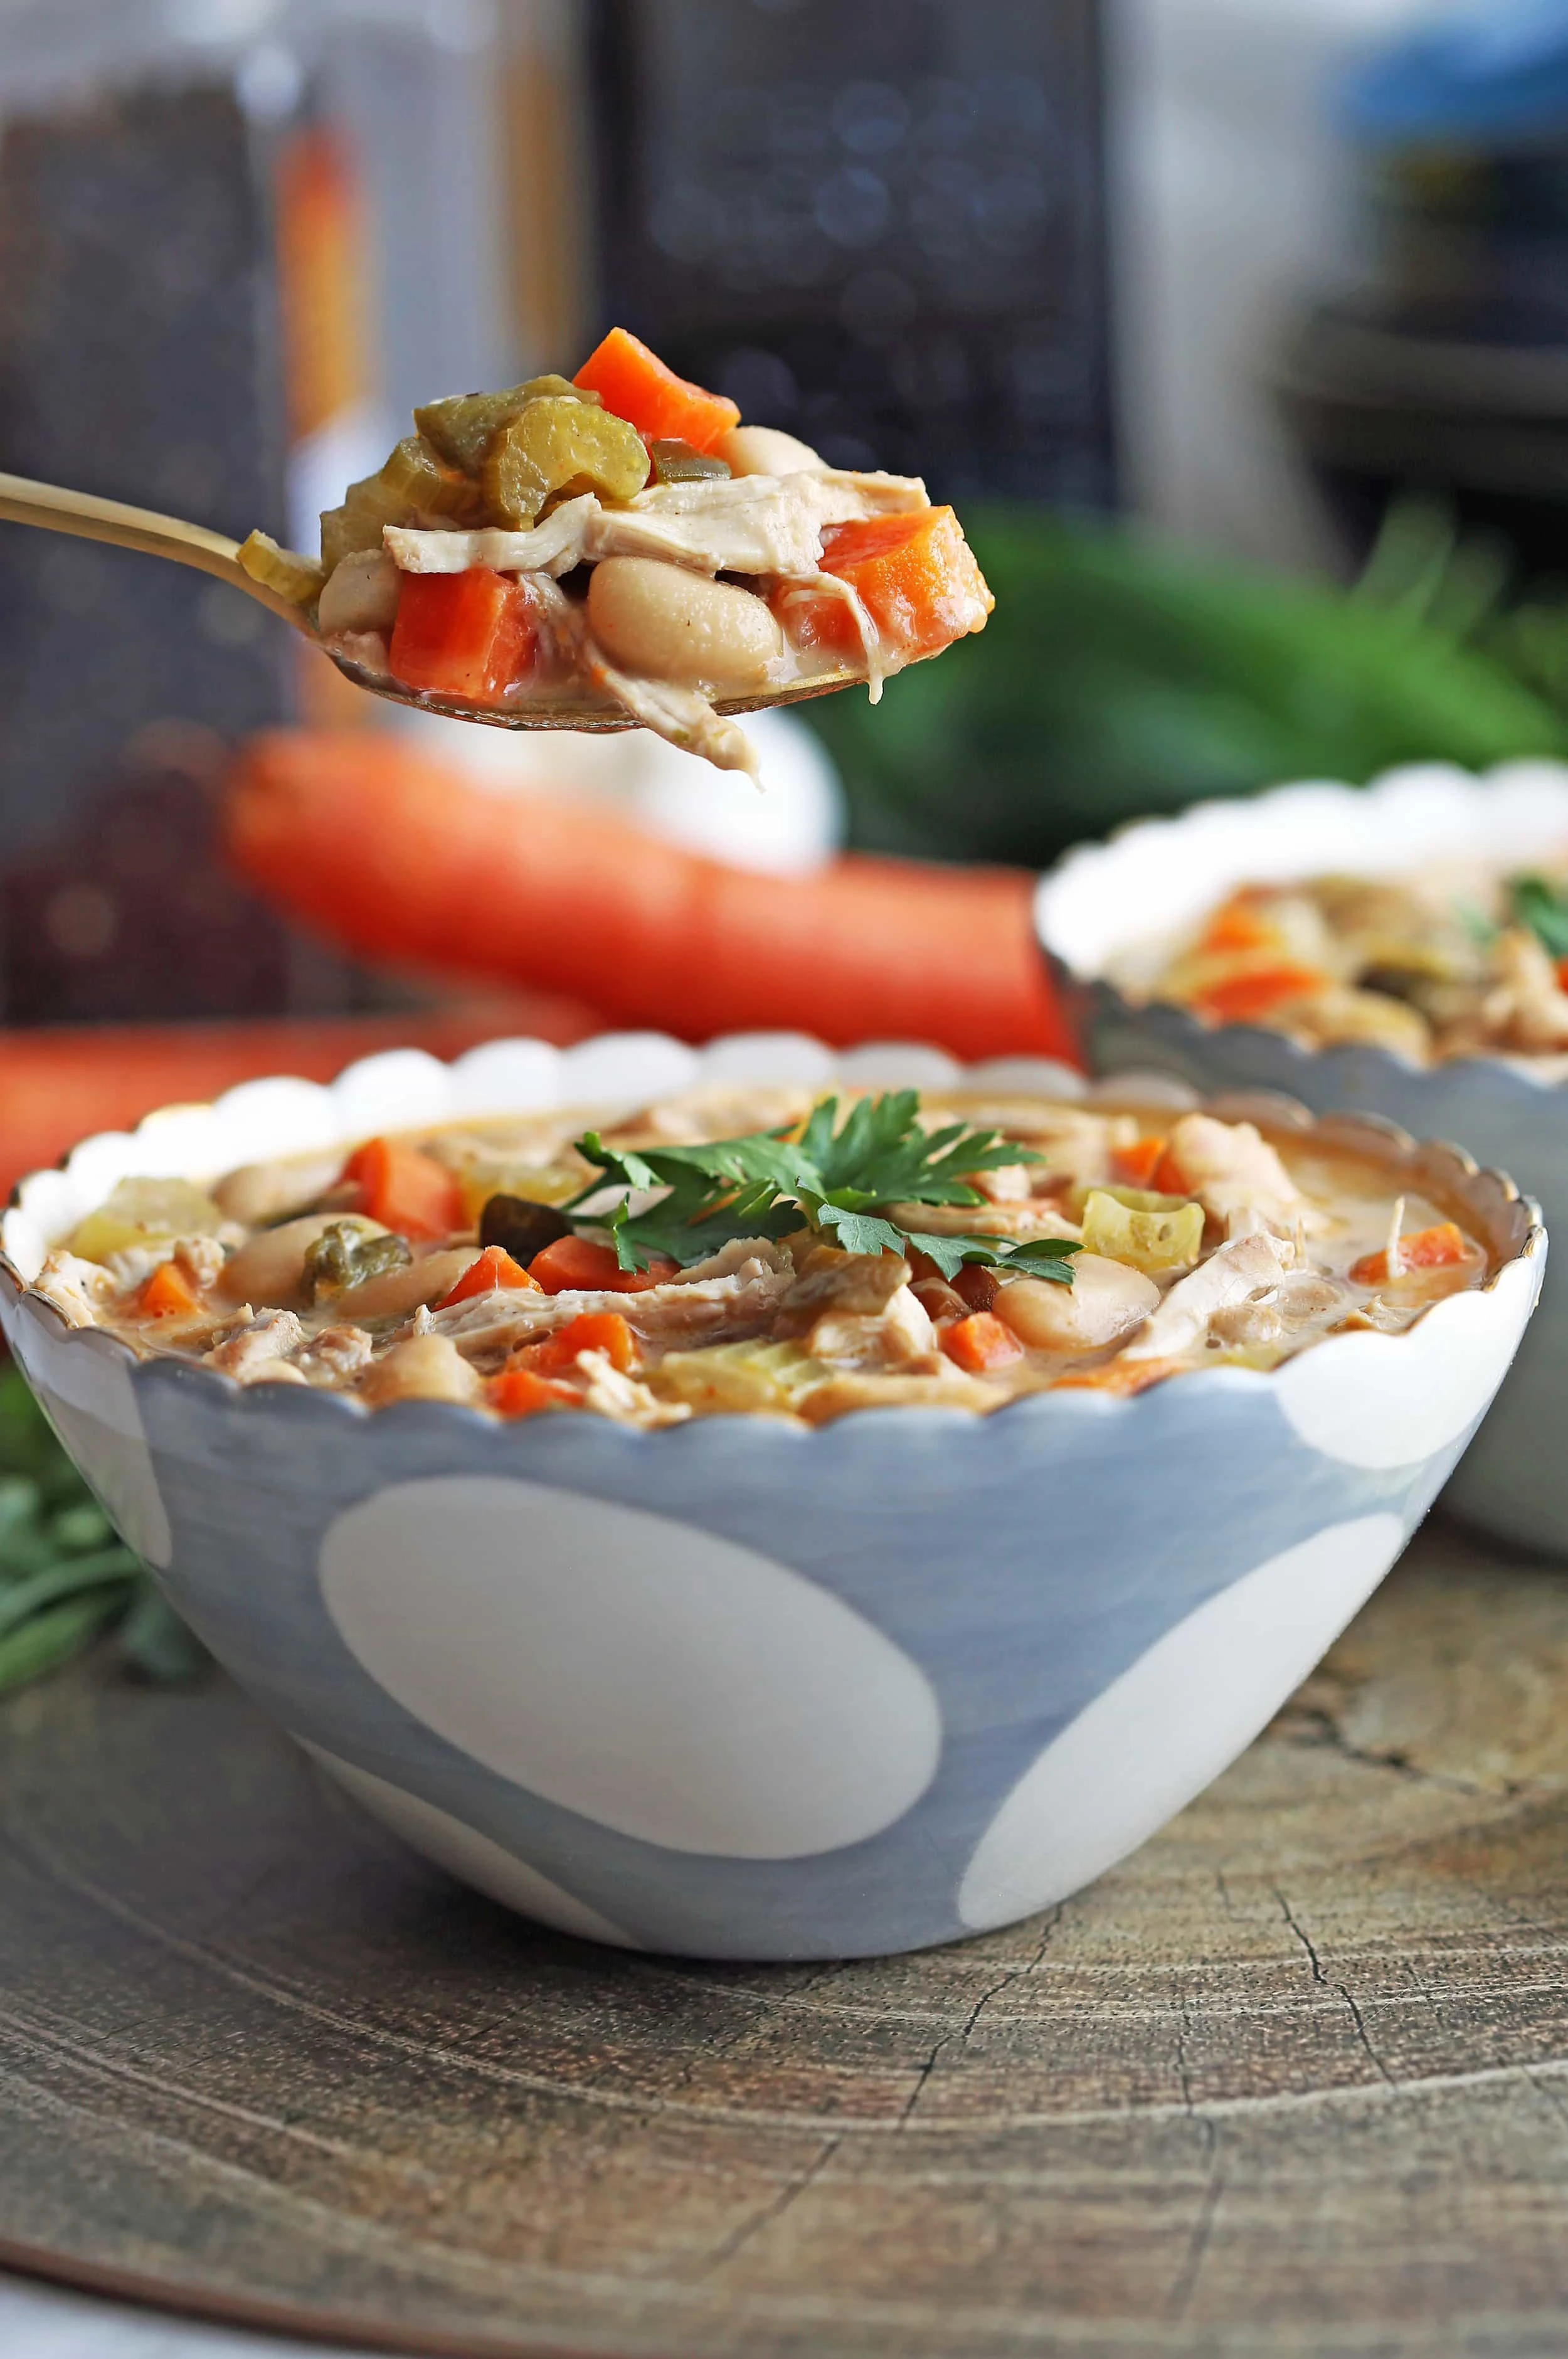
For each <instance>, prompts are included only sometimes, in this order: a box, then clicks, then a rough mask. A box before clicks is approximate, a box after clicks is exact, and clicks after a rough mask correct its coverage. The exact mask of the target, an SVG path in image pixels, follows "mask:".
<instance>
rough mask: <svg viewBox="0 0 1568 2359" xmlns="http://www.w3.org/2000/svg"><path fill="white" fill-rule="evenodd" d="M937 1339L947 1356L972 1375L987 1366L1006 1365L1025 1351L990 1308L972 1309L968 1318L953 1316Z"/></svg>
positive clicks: (981, 1372) (1019, 1357)
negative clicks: (949, 1325) (949, 1324)
mask: <svg viewBox="0 0 1568 2359" xmlns="http://www.w3.org/2000/svg"><path fill="white" fill-rule="evenodd" d="M938 1340H939V1342H940V1343H941V1344H942V1350H943V1351H944V1352H945V1353H947V1356H948V1358H949V1359H950V1360H954V1361H956V1362H957V1364H958V1365H959V1366H960V1367H961V1368H965V1369H967V1370H968V1372H969V1374H970V1375H972V1376H983V1375H985V1372H986V1370H987V1369H988V1368H1006V1367H1009V1366H1010V1365H1011V1364H1012V1363H1013V1361H1015V1360H1021V1359H1022V1357H1023V1353H1024V1347H1023V1345H1022V1344H1021V1343H1019V1342H1018V1337H1017V1336H1016V1335H1015V1334H1014V1333H1013V1331H1012V1329H1011V1328H1010V1327H1004V1326H1003V1324H1002V1322H1001V1321H1000V1320H999V1319H998V1318H997V1317H996V1315H995V1313H994V1312H992V1311H989V1310H972V1311H971V1312H970V1314H969V1316H968V1318H967V1319H955V1320H954V1321H953V1324H952V1326H951V1327H943V1328H942V1330H941V1331H940V1333H939V1337H938Z"/></svg>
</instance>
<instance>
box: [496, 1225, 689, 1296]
mask: <svg viewBox="0 0 1568 2359" xmlns="http://www.w3.org/2000/svg"><path fill="white" fill-rule="evenodd" d="M674 1266H675V1264H674V1263H673V1262H671V1261H657V1262H655V1263H654V1265H653V1266H652V1268H651V1269H623V1268H622V1267H621V1266H620V1263H619V1262H618V1261H617V1260H616V1259H615V1254H614V1253H613V1252H612V1250H611V1248H610V1247H609V1246H608V1245H595V1244H594V1243H593V1239H592V1238H591V1237H557V1238H556V1240H555V1242H554V1244H553V1245H546V1246H545V1247H544V1250H543V1251H542V1252H541V1253H537V1254H535V1256H534V1257H533V1259H532V1261H531V1262H529V1264H528V1276H529V1277H531V1278H532V1279H533V1281H534V1284H535V1285H536V1286H542V1287H543V1288H544V1290H545V1292H546V1293H547V1294H646V1293H647V1292H648V1288H649V1287H650V1286H662V1285H663V1283H664V1281H665V1279H666V1278H667V1277H669V1276H670V1271H671V1270H672V1269H673V1268H674Z"/></svg>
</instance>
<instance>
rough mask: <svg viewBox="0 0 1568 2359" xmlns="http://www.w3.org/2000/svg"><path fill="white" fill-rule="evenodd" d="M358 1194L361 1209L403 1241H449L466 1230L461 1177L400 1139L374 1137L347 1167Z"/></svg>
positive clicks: (345, 1166) (346, 1164) (344, 1174)
mask: <svg viewBox="0 0 1568 2359" xmlns="http://www.w3.org/2000/svg"><path fill="white" fill-rule="evenodd" d="M343 1178H344V1179H345V1180H347V1181H348V1182H349V1183H350V1184H351V1185H352V1186H353V1187H354V1188H356V1189H357V1190H358V1191H359V1209H360V1211H361V1212H363V1213H364V1214H365V1217H366V1219H368V1220H372V1221H379V1222H380V1223H381V1224H382V1226H383V1227H384V1228H387V1229H395V1230H396V1231H397V1234H398V1235H399V1236H402V1237H417V1238H425V1237H445V1236H450V1235H451V1234H452V1231H453V1230H454V1229H460V1228H462V1226H463V1191H462V1189H461V1188H460V1187H459V1185H458V1181H457V1176H456V1174H455V1173H454V1172H452V1171H449V1170H448V1169H447V1168H446V1166H445V1164H444V1163H438V1162H437V1161H436V1159H435V1157H434V1156H433V1155H426V1154H424V1153H423V1152H422V1151H421V1149H420V1148H419V1147H408V1146H405V1145H404V1144H403V1143H402V1141H401V1140H398V1139H396V1138H370V1139H366V1141H365V1145H364V1146H363V1147H357V1148H356V1149H355V1151H354V1154H352V1155H351V1156H350V1157H349V1158H348V1161H347V1162H346V1163H345V1164H344V1166H343Z"/></svg>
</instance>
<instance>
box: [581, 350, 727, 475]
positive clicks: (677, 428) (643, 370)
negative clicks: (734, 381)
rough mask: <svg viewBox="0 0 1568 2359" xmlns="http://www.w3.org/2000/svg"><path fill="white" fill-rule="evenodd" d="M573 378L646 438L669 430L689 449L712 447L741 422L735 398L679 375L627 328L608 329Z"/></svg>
mask: <svg viewBox="0 0 1568 2359" xmlns="http://www.w3.org/2000/svg"><path fill="white" fill-rule="evenodd" d="M572 384H573V385H575V386H579V387H580V388H581V390H582V391H583V392H584V393H596V394H597V395H598V396H599V398H600V399H601V401H602V402H603V403H604V407H605V408H606V409H611V410H614V412H615V416H616V417H617V418H625V419H627V420H628V421H629V422H630V423H631V424H632V425H633V426H635V427H636V428H637V432H638V433H639V434H640V435H641V436H642V438H643V440H644V441H645V442H652V441H655V440H658V439H659V437H660V436H661V435H668V436H672V437H673V438H674V439H675V440H678V441H681V442H689V443H690V444H691V448H692V450H693V451H711V450H712V449H713V445H714V443H715V442H721V441H723V440H724V436H725V435H726V434H727V433H728V432H729V430H730V429H731V428H732V427H733V426H738V425H739V424H740V411H739V410H738V409H737V408H735V403H734V402H733V401H728V400H726V399H725V397H724V395H723V394H718V393H707V392H704V390H703V388H702V386H700V385H692V384H691V383H690V382H689V381H688V380H687V379H686V378H685V377H683V376H677V375H676V374H675V372H674V370H673V369H672V368H667V367H666V365H665V364H664V363H663V361H661V360H660V359H659V354H658V353H651V352H649V350H648V346H647V345H646V344H645V343H644V342H643V341H642V339H641V337H640V336H634V335H633V334H632V333H631V332H630V331H629V330H628V329H626V328H612V329H611V331H610V332H609V334H608V335H607V336H606V337H605V338H604V342H603V343H601V344H596V345H595V346H594V348H593V351H592V352H591V353H589V355H588V357H587V359H586V360H585V361H584V362H583V365H582V367H581V368H580V369H579V370H578V372H577V374H576V375H575V376H574V377H573V378H572Z"/></svg>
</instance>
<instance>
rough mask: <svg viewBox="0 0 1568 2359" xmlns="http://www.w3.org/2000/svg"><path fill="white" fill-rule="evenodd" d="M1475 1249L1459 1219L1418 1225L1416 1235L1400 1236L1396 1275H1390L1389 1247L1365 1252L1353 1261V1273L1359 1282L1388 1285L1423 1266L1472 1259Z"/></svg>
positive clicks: (1443, 1266)
mask: <svg viewBox="0 0 1568 2359" xmlns="http://www.w3.org/2000/svg"><path fill="white" fill-rule="evenodd" d="M1474 1252H1475V1247H1474V1246H1473V1245H1471V1244H1470V1242H1469V1240H1468V1239H1467V1238H1466V1236H1465V1232H1464V1230H1463V1229H1462V1228H1460V1227H1459V1225H1458V1223H1456V1222H1454V1221H1439V1222H1438V1223H1437V1224H1436V1226H1435V1227H1433V1228H1430V1229H1417V1230H1416V1231H1415V1232H1414V1234H1412V1235H1410V1236H1408V1237H1401V1238H1400V1239H1399V1271H1398V1276H1397V1277H1390V1275H1389V1270H1388V1252H1387V1250H1386V1249H1385V1250H1383V1251H1382V1252H1379V1253H1374V1254H1365V1255H1363V1256H1362V1258H1361V1259H1360V1260H1359V1261H1358V1262H1355V1263H1353V1264H1352V1266H1351V1271H1350V1275H1351V1277H1352V1279H1353V1280H1354V1282H1355V1284H1356V1285H1357V1286H1388V1285H1391V1284H1397V1283H1398V1279H1399V1277H1413V1276H1415V1275H1417V1274H1418V1273H1419V1272H1421V1270H1427V1269H1452V1268H1454V1266H1455V1265H1456V1264H1457V1263H1459V1262H1463V1261H1468V1260H1470V1258H1471V1257H1472V1256H1473V1254H1474Z"/></svg>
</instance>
